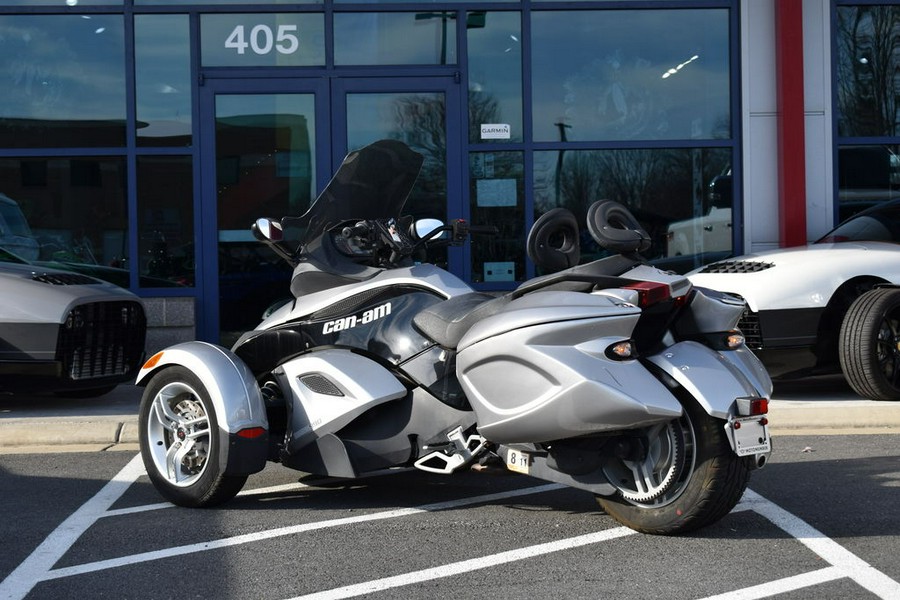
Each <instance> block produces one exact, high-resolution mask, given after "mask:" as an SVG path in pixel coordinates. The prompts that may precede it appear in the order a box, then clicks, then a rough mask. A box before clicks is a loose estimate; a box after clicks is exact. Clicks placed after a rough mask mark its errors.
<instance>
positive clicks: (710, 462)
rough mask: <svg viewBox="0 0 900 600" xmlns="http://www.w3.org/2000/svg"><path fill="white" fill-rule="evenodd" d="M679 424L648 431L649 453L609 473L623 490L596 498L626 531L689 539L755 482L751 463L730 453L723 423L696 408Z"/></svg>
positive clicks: (613, 464)
mask: <svg viewBox="0 0 900 600" xmlns="http://www.w3.org/2000/svg"><path fill="white" fill-rule="evenodd" d="M687 404H688V405H687V406H686V407H685V411H684V415H683V416H682V417H681V418H680V419H676V420H674V421H670V422H668V423H666V424H664V425H658V426H655V427H651V428H648V429H647V430H646V431H645V432H644V433H645V435H644V436H643V440H644V444H645V446H646V447H645V448H644V449H643V451H642V452H640V453H638V455H637V456H634V457H628V456H625V457H622V458H613V459H610V461H609V462H608V463H607V464H606V466H605V467H604V472H605V474H606V476H607V478H608V479H609V481H610V482H611V483H612V484H613V485H614V486H615V487H616V488H617V489H618V493H617V494H616V495H615V496H612V497H606V496H597V502H599V504H600V506H601V507H602V508H603V510H605V511H606V512H607V514H609V515H610V516H611V517H613V518H614V519H615V520H617V521H619V522H620V523H622V524H623V525H626V526H627V527H630V528H631V529H634V530H636V531H640V532H642V533H652V534H660V535H674V534H681V533H687V532H689V531H693V530H695V529H699V528H700V527H704V526H706V525H709V524H711V523H714V522H715V521H718V520H719V519H721V518H722V517H724V516H725V515H727V514H728V513H729V512H730V511H731V509H732V508H734V506H735V505H736V504H737V503H738V501H739V500H740V499H741V496H742V495H743V493H744V490H745V489H746V488H747V483H748V482H749V480H750V469H749V468H748V465H747V463H746V460H745V459H743V458H741V457H739V456H737V455H736V454H735V453H734V451H733V450H732V449H731V445H730V444H729V443H728V439H727V437H726V434H725V428H724V423H723V422H722V421H721V420H719V419H714V418H712V417H710V416H709V415H708V414H707V413H706V412H705V411H704V410H703V409H702V408H701V407H699V406H697V405H696V403H694V402H689V403H687Z"/></svg>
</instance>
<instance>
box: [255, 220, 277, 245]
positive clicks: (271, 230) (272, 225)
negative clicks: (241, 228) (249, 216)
mask: <svg viewBox="0 0 900 600" xmlns="http://www.w3.org/2000/svg"><path fill="white" fill-rule="evenodd" d="M250 230H251V231H253V237H255V238H256V239H258V240H259V241H261V242H280V241H281V240H283V239H284V230H283V229H282V228H281V223H280V222H279V221H276V220H275V219H269V218H266V217H263V218H260V219H257V220H256V222H255V223H254V224H253V226H252V227H251V228H250Z"/></svg>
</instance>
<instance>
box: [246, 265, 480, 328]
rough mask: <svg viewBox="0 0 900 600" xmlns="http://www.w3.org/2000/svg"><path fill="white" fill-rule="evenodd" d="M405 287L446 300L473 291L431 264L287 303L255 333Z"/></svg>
mask: <svg viewBox="0 0 900 600" xmlns="http://www.w3.org/2000/svg"><path fill="white" fill-rule="evenodd" d="M404 285H406V286H417V287H421V288H423V289H427V290H431V291H433V292H435V293H437V294H439V295H441V296H443V297H445V298H450V297H452V296H458V295H460V294H468V293H470V292H471V291H472V288H471V287H469V286H468V285H466V284H465V283H464V282H463V281H462V280H461V279H459V278H458V277H456V276H455V275H453V274H452V273H449V272H447V271H444V270H443V269H440V268H438V267H436V266H434V265H431V264H420V265H415V266H412V267H398V268H395V269H390V270H384V271H381V272H380V273H379V274H378V275H376V276H375V277H372V278H371V279H368V280H366V281H364V282H361V283H352V284H348V285H343V286H340V287H336V288H331V289H328V290H324V291H321V292H316V293H314V294H307V295H304V296H303V297H302V298H301V299H299V300H294V301H292V302H288V303H287V304H285V305H284V306H282V307H280V308H279V309H277V310H276V311H274V312H273V313H272V314H271V315H270V316H269V317H268V318H267V319H266V320H265V321H263V322H262V323H260V324H259V326H257V327H256V330H261V329H270V328H272V327H277V326H279V325H282V324H284V323H285V322H287V321H290V320H292V319H294V318H296V317H297V316H299V315H308V314H312V313H315V312H318V311H320V310H324V309H326V308H329V307H331V306H334V305H335V304H338V303H339V302H341V301H343V300H346V299H348V298H352V297H353V296H356V295H358V294H361V293H365V292H367V291H369V290H374V289H377V288H382V287H389V286H391V287H393V286H404Z"/></svg>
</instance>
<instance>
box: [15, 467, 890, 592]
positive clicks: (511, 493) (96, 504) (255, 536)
mask: <svg viewBox="0 0 900 600" xmlns="http://www.w3.org/2000/svg"><path fill="white" fill-rule="evenodd" d="M144 474H145V471H144V467H143V463H142V461H141V459H140V455H137V456H135V457H134V458H133V459H132V460H131V461H130V462H129V463H128V464H127V465H126V466H125V467H124V468H122V470H121V471H119V473H117V474H116V475H115V476H114V477H113V478H112V479H111V480H110V481H109V482H108V483H107V484H106V485H105V486H104V487H103V488H102V489H101V490H100V491H99V492H98V493H97V494H96V495H95V496H94V497H93V498H91V499H90V500H88V502H86V503H85V504H84V505H82V506H81V507H79V508H78V509H77V510H76V511H75V512H74V513H72V515H70V516H69V517H68V518H67V519H66V520H65V521H63V522H62V524H60V525H59V527H57V528H56V529H55V530H54V531H53V532H52V533H51V534H50V535H48V536H47V538H45V539H44V541H43V542H41V544H40V545H39V546H38V547H37V548H36V549H35V550H34V552H32V553H31V554H30V555H29V556H28V557H27V558H26V559H25V560H24V561H23V562H22V563H21V564H20V565H19V566H18V567H16V569H14V570H13V571H12V573H10V575H9V576H8V577H7V578H6V579H4V580H3V581H2V582H0V599H3V600H20V599H22V598H24V597H25V596H26V595H28V593H29V592H30V591H31V590H32V589H33V588H34V586H35V585H36V584H37V583H39V582H41V581H48V580H53V579H61V578H65V577H71V576H74V575H80V574H84V573H91V572H97V571H103V570H106V569H112V568H116V567H122V566H128V565H135V564H140V563H143V562H148V561H152V560H159V559H164V558H171V557H174V556H181V555H185V554H192V553H196V552H204V551H207V550H214V549H218V548H225V547H230V546H237V545H241V544H246V543H252V542H258V541H262V540H267V539H271V538H275V537H281V536H287V535H294V534H298V533H303V532H306V531H315V530H319V529H325V528H330V527H338V526H343V525H352V524H355V523H362V522H366V521H375V520H382V519H392V518H398V517H404V516H410V515H415V514H422V513H427V512H433V511H439V510H448V509H453V508H458V507H462V506H468V505H472V504H487V503H490V502H494V501H498V500H505V499H508V498H513V497H518V496H525V495H532V494H539V493H543V492H547V491H552V490H557V489H562V488H565V486H563V485H560V484H544V485H538V486H533V487H527V488H521V489H517V490H508V491H504V492H497V493H492V494H483V495H480V496H472V497H469V498H461V499H457V500H448V501H445V502H436V503H432V504H423V505H420V506H416V507H410V508H403V509H395V510H387V511H380V512H375V513H369V514H366V515H357V516H354V517H347V518H340V519H330V520H327V521H318V522H313V523H305V524H301V525H294V526H289V527H281V528H276V529H270V530H266V531H260V532H255V533H252V534H246V535H240V536H232V537H227V538H220V539H217V540H211V541H208V542H202V543H197V544H189V545H184V546H176V547H172V548H168V549H165V550H158V551H153V552H144V553H140V554H133V555H130V556H123V557H119V558H115V559H108V560H103V561H96V562H92V563H84V564H81V565H74V566H70V567H63V568H59V569H53V565H55V564H56V563H57V562H58V561H59V560H60V559H61V558H62V557H63V556H64V555H65V553H66V552H68V550H69V549H70V548H71V547H72V545H73V544H74V543H75V542H76V541H77V540H78V538H79V537H81V535H82V534H83V533H84V532H85V531H86V530H87V529H89V528H90V527H91V526H92V525H93V524H94V523H95V522H96V521H97V520H98V519H101V518H104V517H108V516H120V515H127V514H132V513H136V512H143V511H148V510H157V509H161V508H170V507H172V506H173V505H172V504H169V503H166V502H162V503H156V504H149V505H145V506H139V507H130V508H125V509H115V510H113V509H111V508H110V507H111V506H112V505H113V504H114V503H115V502H116V500H118V499H119V497H121V496H122V494H124V493H125V491H126V490H127V489H128V487H129V486H131V484H132V483H134V482H135V481H136V480H137V479H138V478H139V477H140V476H142V475H144ZM302 487H306V486H305V485H304V484H302V483H293V484H286V485H280V486H272V487H268V488H259V489H256V490H247V491H246V492H242V495H260V494H265V493H275V492H281V491H290V490H293V489H298V488H302ZM745 510H752V511H754V512H756V513H758V514H760V515H761V516H763V517H764V518H766V519H767V520H769V521H771V522H772V523H773V524H774V525H775V526H777V527H778V528H780V529H782V530H783V531H785V532H786V533H787V534H788V535H790V536H791V537H793V538H794V539H796V540H797V541H799V542H800V543H801V544H803V545H804V546H806V547H807V548H809V549H810V550H811V551H812V552H814V553H815V554H816V555H818V556H819V557H821V558H822V559H823V560H825V561H826V562H828V563H829V564H830V565H831V566H829V567H826V568H823V569H819V570H816V571H811V572H808V573H803V574H799V575H795V576H792V577H787V578H782V579H778V580H774V581H771V582H767V583H764V584H760V585H756V586H752V587H748V588H743V589H739V590H734V591H731V592H726V593H724V594H719V595H716V596H710V597H709V598H707V599H706V600H724V599H729V600H750V599H756V598H765V597H768V596H772V595H775V594H779V593H784V592H789V591H794V590H799V589H803V588H806V587H810V586H814V585H818V584H821V583H824V582H827V581H833V580H836V579H843V578H848V579H851V580H853V581H854V582H855V583H857V584H858V585H859V586H861V587H863V588H865V589H866V590H868V591H869V592H871V593H872V594H874V595H875V596H877V597H879V598H885V599H889V598H898V597H900V583H898V582H897V581H895V580H893V579H891V578H890V577H888V576H887V575H885V574H884V573H882V572H881V571H878V570H877V569H875V568H874V567H872V566H871V565H870V564H869V563H867V562H865V561H864V560H862V559H861V558H859V557H858V556H856V555H855V554H853V553H852V552H850V551H849V550H847V549H846V548H844V547H842V546H841V545H840V544H838V543H837V542H835V541H833V540H831V539H830V538H827V537H826V536H825V535H824V534H822V533H821V532H820V531H818V530H817V529H815V528H814V527H812V526H811V525H809V524H808V523H806V522H805V521H803V520H802V519H800V518H799V517H797V516H795V515H793V514H791V513H789V512H788V511H786V510H784V509H783V508H781V507H780V506H778V505H776V504H774V503H773V502H771V501H769V500H767V499H766V498H763V497H762V496H760V495H759V494H757V493H756V492H754V491H752V490H750V489H748V490H746V491H745V493H744V497H743V499H742V500H741V502H740V503H739V504H738V505H737V506H736V507H735V508H734V511H733V512H738V511H745ZM635 533H636V532H635V531H633V530H631V529H628V528H626V527H616V528H612V529H605V530H602V531H598V532H594V533H589V534H584V535H580V536H575V537H571V538H566V539H562V540H556V541H553V542H546V543H542V544H536V545H533V546H527V547H524V548H519V549H516V550H509V551H505V552H500V553H498V554H493V555H489V556H481V557H478V558H474V559H468V560H464V561H459V562H455V563H450V564H446V565H441V566H438V567H433V568H429V569H424V570H421V571H415V572H412V573H406V574H401V575H396V576H392V577H385V578H381V579H374V580H370V581H366V582H361V583H357V584H352V585H348V586H343V587H339V588H333V589H331V590H322V591H319V592H315V593H313V594H309V595H304V596H298V597H297V598H296V599H295V600H299V599H301V598H302V599H329V600H331V599H338V598H351V597H354V596H359V595H362V594H367V593H372V592H376V591H382V590H387V589H392V588H397V587H402V586H406V585H412V584H416V583H420V582H424V581H429V580H433V579H439V578H443V577H450V576H453V575H458V574H461V573H466V572H470V571H475V570H479V569H484V568H488V567H493V566H496V565H499V564H504V563H509V562H513V561H517V560H523V559H528V558H533V557H535V556H541V555H544V554H550V553H553V552H559V551H562V550H567V549H571V548H578V547H582V546H587V545H590V544H596V543H601V542H607V541H611V540H614V539H618V538H621V537H624V536H628V535H632V534H635Z"/></svg>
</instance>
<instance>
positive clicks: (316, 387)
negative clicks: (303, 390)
mask: <svg viewBox="0 0 900 600" xmlns="http://www.w3.org/2000/svg"><path fill="white" fill-rule="evenodd" d="M298 379H299V380H300V383H302V384H303V385H305V386H306V387H308V388H309V389H310V390H312V391H314V392H315V393H317V394H325V395H326V396H343V395H344V393H343V392H342V391H341V390H339V389H338V387H337V386H336V385H334V384H333V383H332V382H331V380H329V379H328V378H327V377H325V376H324V375H319V374H318V373H312V374H310V375H302V376H300V377H298Z"/></svg>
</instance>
